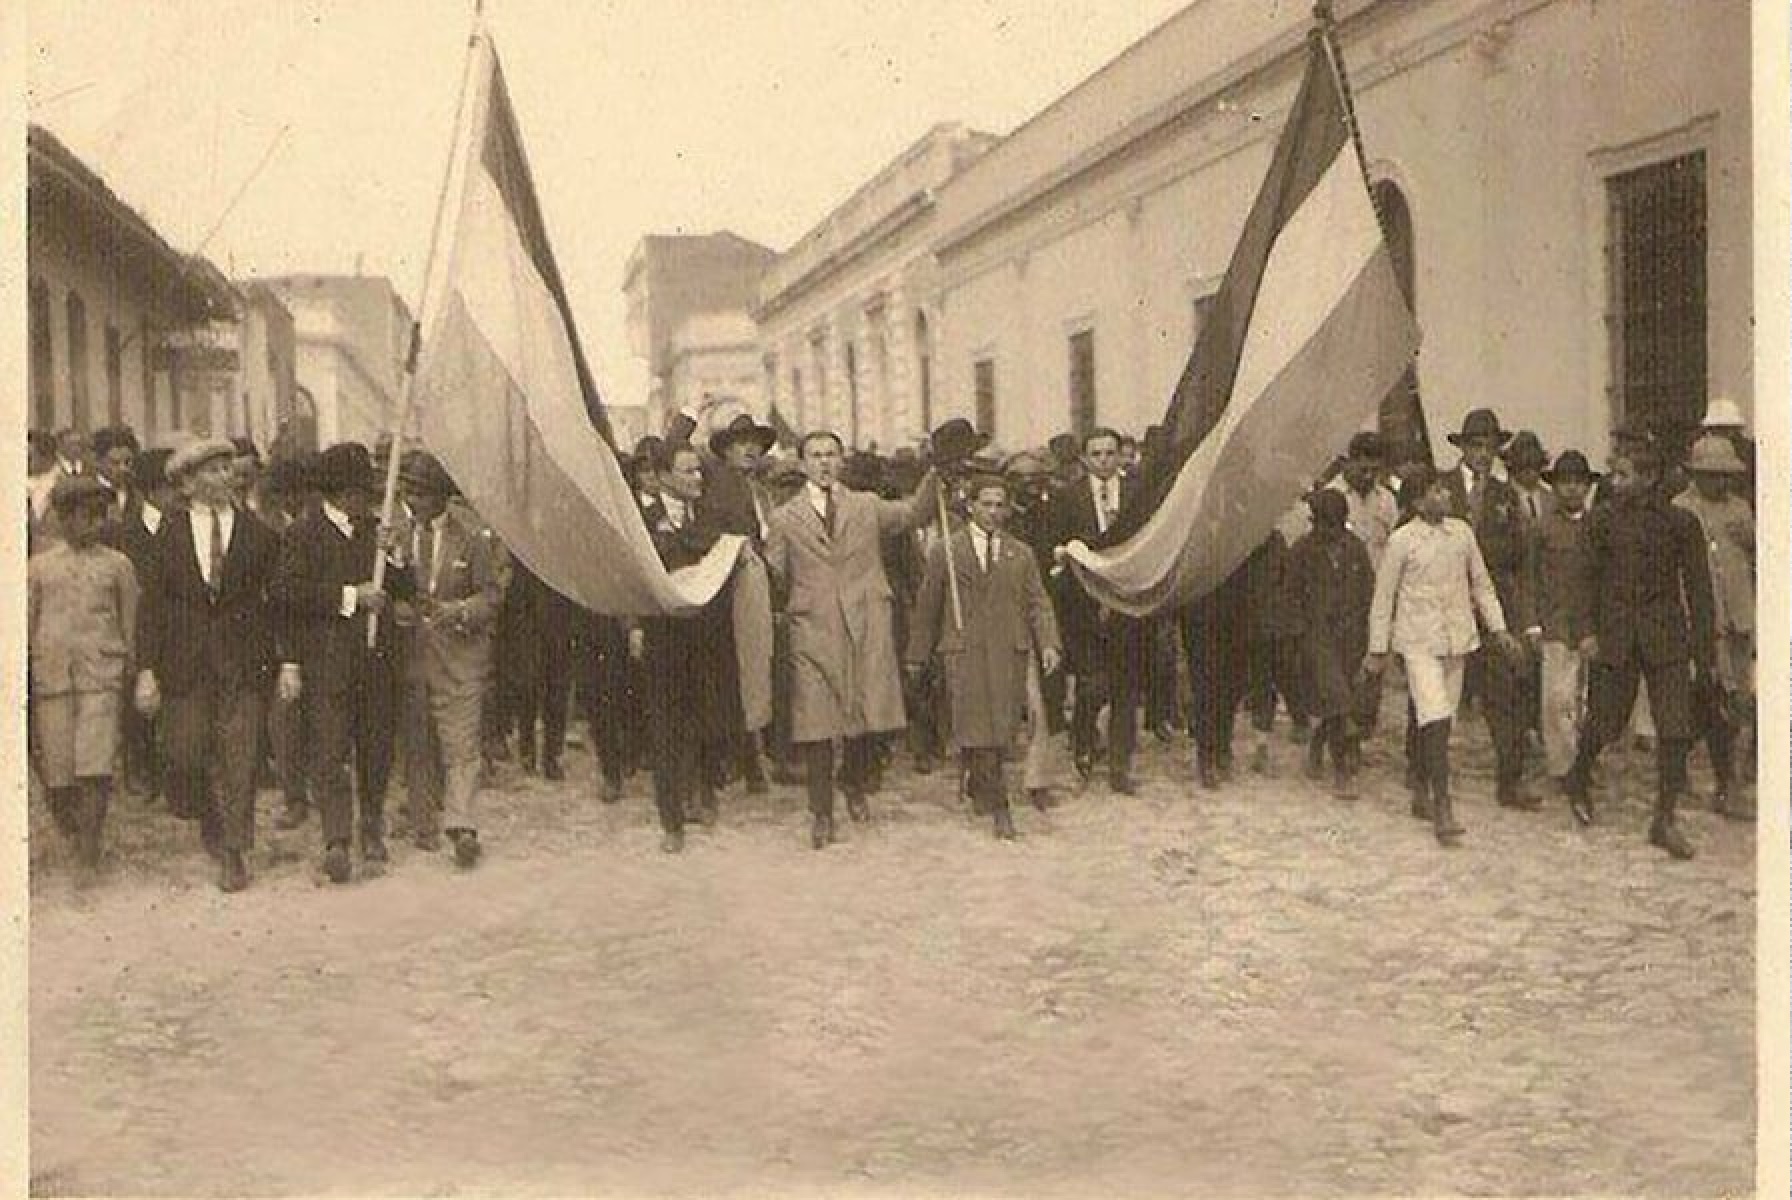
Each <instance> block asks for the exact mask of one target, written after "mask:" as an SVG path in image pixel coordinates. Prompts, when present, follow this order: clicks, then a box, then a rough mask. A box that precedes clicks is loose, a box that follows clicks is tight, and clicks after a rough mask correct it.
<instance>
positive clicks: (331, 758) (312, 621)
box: [271, 442, 410, 883]
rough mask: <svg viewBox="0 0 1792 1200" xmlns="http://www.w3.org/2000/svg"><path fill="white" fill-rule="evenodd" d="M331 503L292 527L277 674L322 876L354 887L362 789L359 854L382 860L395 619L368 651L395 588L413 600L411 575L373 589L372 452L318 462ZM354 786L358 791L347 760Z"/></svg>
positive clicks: (330, 452) (389, 578) (277, 592)
mask: <svg viewBox="0 0 1792 1200" xmlns="http://www.w3.org/2000/svg"><path fill="white" fill-rule="evenodd" d="M316 483H317V489H318V491H319V492H320V493H322V497H323V503H322V504H321V505H320V506H319V508H318V510H317V511H316V512H313V513H308V514H307V515H305V516H304V517H302V518H300V519H299V520H298V521H297V522H296V523H294V525H293V526H292V527H291V528H290V529H288V530H287V533H286V538H285V540H284V543H283V544H282V546H281V552H280V565H279V567H278V569H277V570H276V572H275V576H274V580H273V583H272V585H271V591H272V594H273V597H274V600H275V603H276V604H277V605H278V606H279V608H280V609H281V610H282V611H283V612H284V614H285V618H286V621H287V629H288V644H287V646H286V652H285V657H284V660H283V662H282V664H281V667H280V688H279V690H280V694H281V696H282V698H283V699H287V700H289V701H290V700H291V699H293V698H295V697H296V698H298V699H299V700H300V702H301V712H302V714H303V715H302V720H301V726H302V729H303V734H302V740H303V743H304V746H305V753H306V755H307V758H308V761H309V769H308V770H307V772H306V775H307V779H308V782H309V784H310V788H309V790H310V793H311V799H312V801H313V802H314V803H316V804H317V806H318V809H319V815H320V817H321V818H322V821H323V840H324V860H323V866H324V874H325V875H326V876H328V878H329V879H330V881H331V882H333V883H346V882H348V879H349V875H350V873H351V869H350V860H349V842H350V836H351V834H352V833H353V831H354V829H355V800H354V791H355V790H357V789H358V790H359V792H360V823H359V824H360V834H361V856H362V858H363V859H364V860H365V861H367V862H384V861H386V857H387V852H386V842H385V833H386V823H385V794H386V783H387V779H388V777H389V776H390V774H391V768H392V743H393V734H394V731H395V728H396V722H397V712H398V703H399V696H398V672H397V664H396V663H395V661H394V655H393V646H394V638H393V630H392V625H393V623H392V622H391V621H390V620H382V621H381V622H380V623H379V640H378V643H377V644H376V645H375V646H374V647H373V648H372V649H369V648H368V645H367V624H368V619H369V617H370V616H372V615H374V614H377V613H379V612H381V611H382V610H383V609H384V608H385V607H386V600H387V593H388V591H389V592H390V593H391V595H392V596H393V597H394V598H397V599H409V598H410V595H409V589H407V586H406V585H407V584H408V583H409V582H410V578H409V576H408V574H407V573H406V572H404V571H399V570H391V571H388V572H387V573H386V581H385V587H384V588H378V587H375V586H374V584H373V567H374V558H375V555H376V554H377V553H379V552H380V539H379V536H378V535H377V533H376V531H375V528H374V525H375V518H374V514H373V511H372V510H373V506H374V504H375V503H376V502H377V497H378V494H379V480H378V477H377V476H376V474H375V472H374V467H373V462H372V460H371V458H370V457H369V455H368V453H367V449H366V447H364V446H361V445H357V444H355V443H353V442H344V443H341V444H339V445H335V446H331V447H329V448H328V449H327V450H325V451H324V452H323V454H321V455H320V456H319V458H318V464H317V478H316ZM351 755H352V757H353V762H354V786H351V783H350V768H349V763H350V758H351Z"/></svg>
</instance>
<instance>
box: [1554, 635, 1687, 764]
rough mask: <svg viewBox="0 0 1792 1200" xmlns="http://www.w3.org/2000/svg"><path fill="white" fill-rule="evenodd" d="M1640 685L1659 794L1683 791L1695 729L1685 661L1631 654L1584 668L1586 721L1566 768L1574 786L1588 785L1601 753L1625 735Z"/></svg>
mask: <svg viewBox="0 0 1792 1200" xmlns="http://www.w3.org/2000/svg"><path fill="white" fill-rule="evenodd" d="M1642 686H1647V687H1648V689H1649V691H1648V695H1649V716H1650V719H1651V722H1652V724H1653V725H1654V728H1655V730H1656V735H1657V736H1656V744H1655V762H1656V771H1657V781H1658V784H1659V786H1660V788H1661V794H1662V795H1664V796H1675V795H1679V794H1680V793H1681V792H1683V791H1684V790H1685V788H1686V751H1687V748H1688V747H1689V746H1690V745H1691V741H1692V734H1693V711H1692V710H1693V698H1692V691H1693V687H1692V679H1691V675H1690V673H1689V670H1688V667H1687V664H1686V663H1684V662H1669V663H1644V662H1640V661H1638V659H1637V658H1636V656H1635V655H1632V656H1630V657H1629V658H1627V659H1626V660H1625V661H1623V662H1621V663H1600V662H1596V663H1594V664H1592V666H1591V667H1590V668H1589V669H1588V678H1587V721H1586V724H1585V725H1584V726H1583V728H1582V730H1581V736H1580V746H1579V750H1578V752H1577V754H1576V755H1575V759H1574V767H1573V769H1572V770H1571V771H1570V772H1569V778H1570V782H1571V784H1572V785H1573V786H1574V787H1575V789H1576V790H1578V791H1582V792H1584V791H1585V790H1586V787H1587V785H1588V782H1589V781H1590V779H1591V777H1592V771H1593V764H1594V763H1595V762H1597V761H1598V758H1599V754H1600V752H1601V751H1602V750H1604V749H1605V747H1607V746H1609V745H1611V744H1612V743H1613V742H1615V741H1617V740H1618V739H1619V738H1620V737H1622V736H1623V735H1624V730H1625V727H1626V726H1627V725H1628V724H1629V721H1630V717H1631V714H1632V712H1633V711H1634V709H1635V707H1636V702H1637V691H1638V688H1639V687H1642Z"/></svg>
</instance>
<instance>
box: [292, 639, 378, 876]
mask: <svg viewBox="0 0 1792 1200" xmlns="http://www.w3.org/2000/svg"><path fill="white" fill-rule="evenodd" d="M306 684H307V687H306V689H305V690H304V691H303V692H302V693H301V694H300V703H301V705H302V706H303V708H304V720H303V730H304V734H303V736H304V741H305V746H306V750H307V751H308V753H309V761H310V769H309V770H308V771H307V778H306V782H307V784H308V786H309V787H310V790H311V798H312V801H313V802H314V803H315V804H316V805H317V808H318V815H319V817H320V819H321V821H322V824H323V838H324V844H325V845H326V846H328V845H330V844H331V843H333V842H346V841H348V840H349V838H350V837H351V835H352V834H353V832H354V829H355V826H356V820H355V817H356V811H355V810H356V797H357V795H358V796H359V801H360V803H359V808H360V822H359V824H360V829H361V832H362V834H363V836H369V835H371V836H382V837H383V836H384V835H385V832H386V808H385V806H386V785H387V783H388V782H389V780H390V778H391V774H392V744H393V737H394V734H395V731H396V725H397V720H398V706H399V702H400V697H399V680H398V678H397V674H396V672H395V670H394V669H393V663H392V661H391V659H390V658H389V657H388V656H387V655H386V654H384V653H378V654H369V655H366V656H364V657H363V658H362V659H361V661H360V663H359V664H358V666H357V668H356V670H355V674H354V676H353V677H352V678H350V679H346V680H328V681H325V680H315V681H314V680H306ZM344 684H346V685H347V686H343V685H344Z"/></svg>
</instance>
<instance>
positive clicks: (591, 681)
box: [580, 617, 631, 786]
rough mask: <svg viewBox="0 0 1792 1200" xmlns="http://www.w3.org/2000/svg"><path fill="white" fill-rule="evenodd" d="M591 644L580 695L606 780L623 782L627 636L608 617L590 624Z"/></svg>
mask: <svg viewBox="0 0 1792 1200" xmlns="http://www.w3.org/2000/svg"><path fill="white" fill-rule="evenodd" d="M590 643H591V644H590V645H589V646H588V647H586V648H585V650H584V652H583V653H582V654H581V656H580V662H581V664H582V671H583V674H584V679H583V681H582V684H583V686H582V687H581V688H580V696H581V697H582V699H583V701H584V712H583V716H584V718H585V723H586V724H587V725H589V726H590V727H591V741H592V744H593V746H594V748H595V749H596V751H597V765H598V770H599V771H600V772H601V773H602V775H603V779H604V782H605V783H607V784H610V785H612V786H621V784H622V777H623V775H625V774H626V773H627V771H628V726H629V721H630V719H631V718H630V716H629V712H628V707H629V705H628V638H627V635H626V634H625V633H624V632H623V629H622V626H621V624H619V623H618V622H617V621H615V620H613V619H611V618H608V617H599V618H596V619H595V620H594V621H593V622H592V624H591V633H590Z"/></svg>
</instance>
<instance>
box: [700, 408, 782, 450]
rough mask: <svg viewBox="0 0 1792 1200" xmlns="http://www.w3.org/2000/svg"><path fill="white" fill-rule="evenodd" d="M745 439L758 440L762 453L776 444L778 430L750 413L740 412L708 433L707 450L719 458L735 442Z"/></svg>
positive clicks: (744, 440)
mask: <svg viewBox="0 0 1792 1200" xmlns="http://www.w3.org/2000/svg"><path fill="white" fill-rule="evenodd" d="M746 441H752V442H758V443H759V453H761V454H764V453H765V452H766V451H767V450H770V449H771V448H772V447H773V446H775V445H777V444H778V431H777V430H776V429H773V428H772V427H771V426H770V425H761V424H760V423H759V422H757V421H755V420H754V419H753V414H752V413H740V414H738V415H736V416H735V418H734V419H733V420H732V421H729V422H728V424H726V425H724V426H722V428H720V429H718V430H716V431H715V432H714V433H712V434H710V435H709V452H710V453H711V454H713V455H715V456H716V457H717V458H720V457H721V456H722V455H723V454H724V453H726V452H727V449H728V447H729V446H731V445H733V444H734V443H735V442H746Z"/></svg>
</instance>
